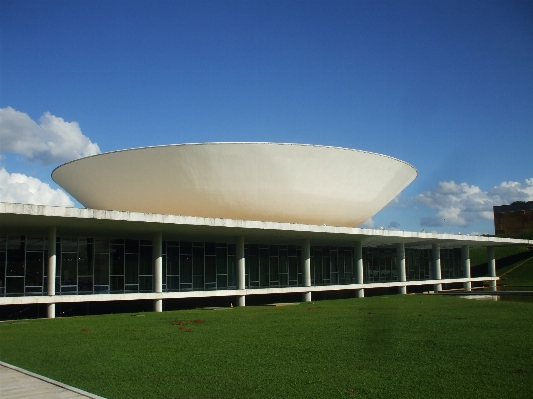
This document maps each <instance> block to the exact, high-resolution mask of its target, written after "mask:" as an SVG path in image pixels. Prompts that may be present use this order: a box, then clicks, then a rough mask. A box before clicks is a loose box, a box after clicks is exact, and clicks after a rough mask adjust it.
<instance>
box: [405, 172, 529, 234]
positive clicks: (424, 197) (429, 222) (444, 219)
mask: <svg viewBox="0 0 533 399" xmlns="http://www.w3.org/2000/svg"><path fill="white" fill-rule="evenodd" d="M531 200H533V178H531V179H526V180H525V181H524V183H519V182H512V181H509V182H503V183H501V184H500V185H499V186H496V187H493V188H492V189H490V190H488V191H483V190H481V189H480V188H479V187H477V186H474V185H469V184H467V183H461V184H457V183H455V182H454V181H449V182H440V183H439V184H438V185H437V187H436V188H435V189H434V190H433V191H426V192H424V193H422V194H419V195H417V196H416V197H415V198H414V201H415V202H416V203H418V204H420V205H422V206H425V207H428V208H430V209H435V210H437V211H438V212H437V214H436V215H434V216H431V217H425V218H422V219H421V225H422V226H446V225H457V226H469V225H471V224H472V223H474V222H476V221H477V220H479V219H486V220H493V218H494V213H493V210H492V207H493V206H494V205H505V204H509V203H511V202H514V201H531Z"/></svg>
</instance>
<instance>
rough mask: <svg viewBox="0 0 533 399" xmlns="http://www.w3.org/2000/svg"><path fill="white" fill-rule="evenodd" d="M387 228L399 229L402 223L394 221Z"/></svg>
mask: <svg viewBox="0 0 533 399" xmlns="http://www.w3.org/2000/svg"><path fill="white" fill-rule="evenodd" d="M387 230H393V231H399V230H400V223H398V222H395V221H392V222H390V223H389V225H388V226H387Z"/></svg>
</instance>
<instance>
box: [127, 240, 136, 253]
mask: <svg viewBox="0 0 533 399" xmlns="http://www.w3.org/2000/svg"><path fill="white" fill-rule="evenodd" d="M124 246H125V251H126V253H127V254H138V253H139V240H125V243H124Z"/></svg>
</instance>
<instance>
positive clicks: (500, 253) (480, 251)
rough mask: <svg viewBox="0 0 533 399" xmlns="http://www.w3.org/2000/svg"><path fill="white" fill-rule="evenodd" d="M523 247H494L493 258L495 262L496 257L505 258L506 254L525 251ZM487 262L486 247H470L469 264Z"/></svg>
mask: <svg viewBox="0 0 533 399" xmlns="http://www.w3.org/2000/svg"><path fill="white" fill-rule="evenodd" d="M527 250H528V249H527V248H526V247H525V246H524V247H495V248H494V258H495V259H496V263H497V261H498V259H502V258H506V257H508V256H512V255H516V254H519V253H522V252H525V251H527ZM483 263H487V249H486V248H470V266H472V267H474V266H477V265H481V264H483Z"/></svg>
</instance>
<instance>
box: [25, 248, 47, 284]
mask: <svg viewBox="0 0 533 399" xmlns="http://www.w3.org/2000/svg"><path fill="white" fill-rule="evenodd" d="M43 267H44V261H43V253H42V251H41V252H26V286H40V287H42V285H43Z"/></svg>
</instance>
